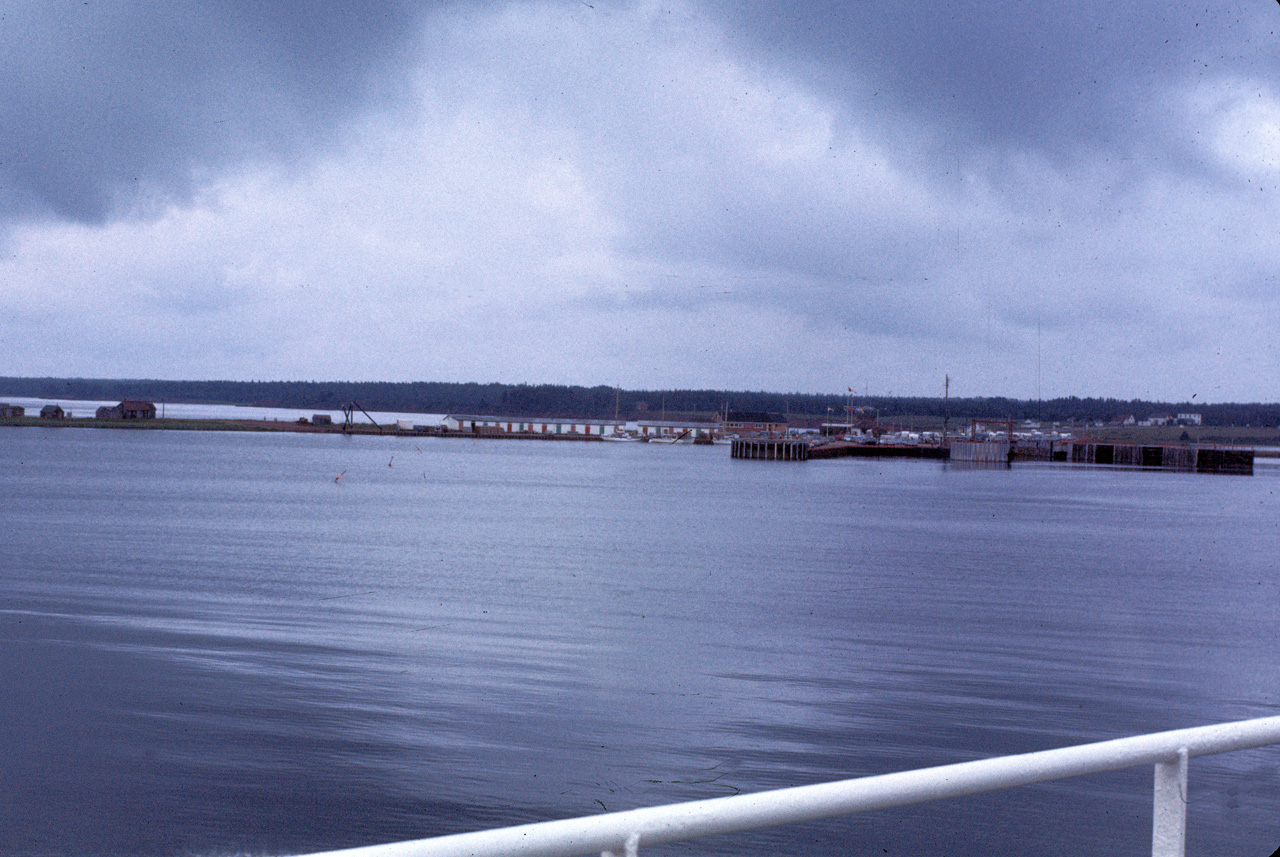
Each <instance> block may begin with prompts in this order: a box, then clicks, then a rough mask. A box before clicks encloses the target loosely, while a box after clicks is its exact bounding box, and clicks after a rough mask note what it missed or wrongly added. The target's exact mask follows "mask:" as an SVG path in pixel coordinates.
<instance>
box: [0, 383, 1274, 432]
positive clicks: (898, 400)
mask: <svg viewBox="0 0 1280 857" xmlns="http://www.w3.org/2000/svg"><path fill="white" fill-rule="evenodd" d="M5 396H9V397H15V398H16V397H27V398H36V399H90V400H105V401H119V400H122V399H148V400H151V401H153V402H156V403H160V402H170V403H187V404H218V405H251V406H254V407H264V408H300V409H303V410H306V409H311V408H314V409H316V410H338V409H340V408H342V406H343V405H344V404H346V403H348V402H358V403H359V404H360V406H361V407H363V408H364V409H365V410H369V411H400V412H404V413H427V414H445V413H455V414H482V415H493V416H525V417H578V418H584V419H608V418H610V417H612V416H613V415H614V408H615V390H614V389H613V388H612V387H569V386H559V385H554V384H475V383H469V384H449V383H441V382H429V381H416V382H407V383H388V382H343V381H160V380H111V379H99V378H0V401H3V399H4V397H5ZM616 403H617V405H616V406H617V409H618V413H619V414H620V415H621V416H623V417H629V418H633V419H634V418H636V417H637V416H648V417H651V418H657V417H659V416H660V415H661V413H662V412H663V411H664V410H665V412H666V414H667V416H668V417H675V416H677V415H678V416H682V417H693V416H707V417H709V416H710V415H712V414H714V413H716V412H718V411H721V410H723V409H724V407H725V405H726V403H727V404H728V407H729V409H730V410H733V411H753V412H766V413H772V414H779V415H783V416H791V417H807V418H815V419H827V418H828V417H830V418H832V419H840V418H842V417H843V416H844V412H845V407H846V406H847V405H849V404H850V399H849V396H848V395H847V394H845V395H841V394H830V395H822V394H811V393H767V392H762V391H758V392H747V391H725V390H621V391H617V392H616ZM852 404H853V405H854V406H855V407H861V408H867V409H874V410H875V412H876V413H877V414H878V416H879V417H880V419H882V420H891V419H893V418H894V417H900V416H915V417H937V418H941V417H943V416H947V415H949V416H951V417H952V418H958V419H968V418H971V417H972V418H979V419H1016V420H1024V419H1041V420H1044V421H1047V422H1072V421H1074V422H1097V421H1109V420H1111V419H1113V418H1115V417H1117V416H1120V415H1126V414H1131V415H1133V416H1134V417H1135V418H1137V419H1139V420H1141V419H1145V418H1146V417H1150V416H1154V415H1157V414H1171V415H1176V414H1179V413H1198V414H1201V415H1202V418H1203V420H1204V424H1205V425H1210V426H1227V425H1231V426H1276V425H1280V404H1214V405H1202V404H1197V403H1195V402H1180V403H1170V402H1147V401H1142V400H1139V399H1131V400H1122V399H1098V398H1085V399H1081V398H1077V397H1074V396H1072V397H1068V398H1063V399H1048V400H1045V401H1041V402H1037V401H1035V400H1020V399H1008V398H1003V397H996V398H986V397H983V398H966V399H950V400H943V399H942V398H923V397H883V396H876V397H866V396H855V397H854V398H853V400H852Z"/></svg>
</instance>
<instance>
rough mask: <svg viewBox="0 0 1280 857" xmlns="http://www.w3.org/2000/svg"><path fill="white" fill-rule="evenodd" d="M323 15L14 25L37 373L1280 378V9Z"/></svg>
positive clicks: (729, 379)
mask: <svg viewBox="0 0 1280 857" xmlns="http://www.w3.org/2000/svg"><path fill="white" fill-rule="evenodd" d="M846 7H848V8H846ZM325 9H326V10H327V11H316V10H315V9H311V8H308V9H307V11H306V13H302V12H299V11H297V9H296V8H295V6H294V5H293V4H287V3H278V4H271V3H267V4H262V3H257V4H236V3H227V4H220V5H218V6H216V7H214V8H213V9H210V8H208V7H207V6H206V5H201V4H181V3H178V4H171V5H169V6H167V7H166V9H165V10H162V11H155V10H152V9H150V8H146V7H143V6H142V5H141V4H130V3H124V2H117V3H90V4H88V5H87V6H84V7H75V8H72V7H59V8H57V9H53V8H47V7H46V6H45V5H43V4H35V3H31V4H18V5H17V7H16V8H15V9H14V10H11V11H8V12H6V13H5V14H4V18H3V20H2V21H0V24H3V35H2V36H0V40H2V41H3V42H4V51H3V52H0V55H3V56H4V57H6V59H5V60H0V62H3V63H4V64H5V66H6V67H5V69H4V71H5V73H6V76H7V77H8V78H9V79H11V80H14V81H16V84H15V85H14V86H13V87H11V88H9V89H7V90H6V92H5V93H3V94H0V251H2V253H0V355H2V358H0V374H6V375H80V376H107V377H140V376H147V377H171V378H194V379H198V378H233V379H247V380H253V379H317V380H319V379H353V380H391V381H400V380H448V381H467V380H479V381H490V380H496V381H507V382H520V381H529V382H552V383H582V384H610V385H612V384H619V385H622V386H626V387H643V388H661V387H699V388H706V387H711V388H717V387H724V388H730V389H762V388H763V389H775V390H783V391H790V390H796V391H805V392H834V391H839V390H843V389H844V388H845V387H853V388H855V389H858V390H864V389H865V390H868V391H869V392H871V393H873V394H885V393H891V392H892V393H899V394H913V395H914V394H918V395H940V394H941V388H942V378H943V376H944V374H945V375H950V376H951V378H952V380H953V384H952V392H953V393H956V394H959V395H1010V396H1018V397H1034V396H1036V395H1043V396H1044V397H1046V398H1047V397H1052V396H1059V395H1073V394H1076V395H1106V396H1120V397H1129V396H1140V397H1143V398H1150V399H1168V400H1178V401H1181V400H1186V399H1189V398H1190V397H1191V396H1192V395H1193V394H1195V395H1196V396H1197V398H1198V400H1208V401H1221V400H1251V401H1253V400H1267V401H1274V400H1275V399H1276V381H1275V379H1276V378H1277V377H1280V375H1278V373H1277V370H1278V369H1280V355H1278V354H1277V350H1276V346H1275V345H1274V343H1273V340H1274V339H1275V336H1274V331H1275V330H1276V329H1277V322H1278V321H1280V299H1278V298H1277V296H1276V295H1277V290H1276V272H1277V271H1278V270H1280V265H1277V262H1280V259H1277V256H1280V250H1277V247H1280V242H1277V241H1275V240H1274V238H1273V235H1274V233H1275V232H1276V226H1277V223H1278V218H1277V214H1278V210H1277V209H1278V205H1277V199H1278V197H1277V191H1278V189H1280V188H1278V185H1280V154H1277V153H1280V145H1278V144H1280V81H1278V80H1277V72H1276V69H1277V68H1280V66H1278V65H1277V64H1276V63H1275V59H1276V57H1275V54H1276V48H1277V39H1276V33H1275V30H1276V25H1277V24H1280V10H1273V9H1268V8H1266V7H1265V6H1262V5H1261V4H1255V6H1253V7H1249V8H1245V7H1240V8H1236V9H1233V10H1230V12H1227V11H1211V12H1203V11H1201V12H1196V11H1195V10H1179V11H1177V13H1176V14H1175V12H1174V11H1172V10H1169V9H1167V8H1166V7H1164V6H1163V5H1159V4H1140V5H1138V6H1132V5H1131V6H1128V7H1125V8H1124V9H1119V10H1118V9H1114V8H1112V6H1111V5H1110V4H1102V3H1097V4H1084V5H1077V6H1075V7H1073V8H1072V9H1071V10H1069V12H1068V13H1067V14H1066V17H1060V16H1057V17H1055V16H1052V15H1050V13H1049V12H1048V11H1046V10H1040V9H1037V8H1031V9H1022V10H1021V11H1019V12H1016V13H1011V12H1006V13H1002V14H1001V15H999V16H995V15H993V14H992V13H991V12H990V10H989V9H986V8H984V7H983V5H982V4H977V3H952V4H943V5H942V6H938V7H930V8H929V9H923V8H917V6H913V5H909V4H906V5H897V6H891V7H889V8H881V7H878V6H875V5H871V4H830V5H828V4H821V3H816V4H804V8H803V9H800V10H796V9H794V8H792V7H791V6H789V5H785V4H766V3H747V4H717V3H711V2H708V3H695V2H682V3H614V4H609V3H595V4H590V5H589V4H587V3H582V2H578V3H559V2H557V3H520V4H492V3H483V4H482V3H476V4H445V3H440V4H430V5H428V4H396V3H363V4H339V5H337V6H335V7H333V8H332V9H330V8H329V7H325ZM82 10H83V11H82ZM1058 11H1059V12H1060V11H1061V10H1058Z"/></svg>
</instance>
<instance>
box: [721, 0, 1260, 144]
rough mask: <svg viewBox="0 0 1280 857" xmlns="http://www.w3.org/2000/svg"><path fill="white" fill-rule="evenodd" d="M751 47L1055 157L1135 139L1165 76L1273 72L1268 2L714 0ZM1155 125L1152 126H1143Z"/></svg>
mask: <svg viewBox="0 0 1280 857" xmlns="http://www.w3.org/2000/svg"><path fill="white" fill-rule="evenodd" d="M716 9H717V10H718V13H719V14H721V15H723V16H724V18H725V19H726V20H727V21H730V22H732V24H731V26H732V28H733V30H734V32H736V33H737V35H738V36H739V38H741V39H743V40H744V41H745V42H747V43H748V44H749V45H751V46H752V47H753V49H754V50H756V51H759V52H761V53H762V54H764V55H766V56H768V57H769V58H770V59H772V60H775V61H781V62H785V63H786V64H788V65H790V66H793V67H803V66H805V65H806V64H807V69H806V75H807V76H808V77H809V79H810V80H812V81H815V82H817V81H824V85H825V86H826V87H827V88H828V90H830V91H832V92H833V93H839V92H842V91H843V92H847V93H850V94H852V95H855V96H856V97H857V98H859V99H860V100H861V99H875V103H878V104H882V105H884V108H885V109H886V110H890V111H900V112H902V113H904V114H906V115H907V116H909V117H910V118H911V119H913V120H916V121H923V122H924V123H925V125H927V126H930V127H932V128H934V129H935V131H938V129H942V128H945V129H946V131H947V133H948V134H954V135H956V136H958V137H960V138H962V139H963V140H965V141H969V142H983V143H988V144H994V145H998V146H1002V147H1018V148H1021V147H1024V146H1031V147H1034V148H1036V149H1038V150H1040V151H1042V152H1045V153H1048V154H1050V155H1053V156H1056V157H1059V158H1068V159H1070V158H1072V157H1074V156H1075V155H1076V153H1077V149H1078V147H1084V148H1085V149H1087V150H1091V149H1097V148H1103V149H1109V148H1124V147H1125V146H1126V145H1130V144H1132V141H1133V135H1134V133H1135V131H1137V130H1138V129H1137V128H1135V123H1134V114H1135V113H1141V112H1145V111H1146V110H1147V108H1148V106H1149V105H1148V103H1147V102H1148V100H1149V99H1150V97H1151V94H1152V92H1153V91H1154V90H1155V89H1156V88H1157V87H1159V86H1161V85H1167V84H1172V83H1177V82H1179V81H1184V80H1188V79H1194V78H1195V77H1197V76H1201V75H1204V74H1215V75H1216V74H1220V73H1222V72H1223V71H1227V70H1230V71H1232V72H1234V73H1238V74H1248V73H1260V74H1261V73H1265V74H1266V75H1268V76H1271V75H1274V71H1275V69H1274V62H1275V53H1276V41H1275V26H1274V25H1275V24H1280V9H1278V8H1277V7H1276V5H1275V4H1274V3H1263V2H1260V0H1258V2H1247V3H1246V2H1240V3H1231V4H1211V5H1210V7H1209V8H1206V7H1205V6H1203V5H1202V6H1192V5H1188V4H1168V3H1161V2H1139V3H1124V4H1112V3H1034V2H1015V3H1002V4H992V3H988V2H982V0H952V2H942V3H911V2H889V3H874V2H862V0H857V2H846V0H824V1H823V2H808V3H786V2H772V1H771V0H745V2H736V0H733V2H730V1H729V0H726V2H717V3H716ZM1148 130H1157V129H1148Z"/></svg>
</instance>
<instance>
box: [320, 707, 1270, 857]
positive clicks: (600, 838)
mask: <svg viewBox="0 0 1280 857" xmlns="http://www.w3.org/2000/svg"><path fill="white" fill-rule="evenodd" d="M1268 744H1280V717H1263V718H1258V719H1256V720H1241V721H1237V722H1234V723H1222V724H1218V725H1215V726H1200V727H1197V728H1194V729H1177V730H1174V731H1171V732H1157V733H1154V734H1151V735H1138V736H1134V737H1132V738H1118V739H1115V740H1112V741H1101V742H1098V743H1096V744H1081V745H1078V746H1075V747H1062V748H1060V749H1057V750H1043V751H1040V752H1038V753H1025V754H1023V755H1019V756H1001V757H999V758H995V759H981V760H978V761H974V762H961V763H959V764H955V765H943V766H941V767H936V768H921V769H918V770H914V771H903V772H900V773H895V774H881V775H879V776H873V777H862V778H860V779H854V780H840V781H838V782H833V783H820V784H818V785H811V786H797V787H794V788H787V789H777V790H775V791H767V792H758V793H756V794H746V795H734V796H733V797H722V798H712V799H710V800H699V801H691V802H689V803H677V804H669V805H666V806H654V807H647V808H645V809H633V810H628V811H626V812H611V813H605V814H602V815H592V816H587V817H584V818H570V819H564V820H562V821H544V822H539V823H537V824H523V825H520V826H518V827H504V828H500V829H497V830H482V831H477V832H475V833H459V834H454V835H452V836H440V837H436V838H433V839H418V840H414V841H411V842H395V843H389V844H386V845H368V846H364V847H361V848H349V849H345V850H342V851H328V852H325V853H324V854H316V855H311V857H477V855H485V857H575V855H583V854H602V855H623V854H625V855H627V857H635V855H636V853H637V850H638V848H639V846H640V845H656V844H659V843H662V842H673V841H676V840H682V839H696V838H698V837H701V836H710V835H712V834H716V833H732V832H735V831H740V830H751V829H755V828H760V827H771V826H774V825H780V824H794V823H796V822H801V821H813V820H815V819H819V818H829V817H831V816H836V815H846V814H849V813H854V812H865V811H868V810H874V809H887V808H889V807H895V806H906V805H909V804H916V803H925V802H927V801H931V800H939V799H941V798H950V797H960V796H962V795H972V794H979V793H982V792H989V791H996V790H999V789H1006V788H1011V787H1013V786H1024V785H1030V784H1032V783H1041V782H1047V781H1049V780H1059V779H1064V778H1066V777H1075V776H1079V775H1081V774H1092V773H1098V772H1100V771H1116V770H1120V769H1122V768H1132V767H1135V766H1137V765H1154V766H1155V787H1154V799H1153V803H1154V811H1153V814H1152V842H1151V853H1152V855H1153V857H1183V854H1184V853H1185V844H1186V821H1187V761H1188V760H1189V759H1191V758H1193V757H1195V756H1208V755H1213V754H1215V753H1227V752H1230V751H1232V750H1246V749H1249V748H1252V747H1262V746H1265V745H1268Z"/></svg>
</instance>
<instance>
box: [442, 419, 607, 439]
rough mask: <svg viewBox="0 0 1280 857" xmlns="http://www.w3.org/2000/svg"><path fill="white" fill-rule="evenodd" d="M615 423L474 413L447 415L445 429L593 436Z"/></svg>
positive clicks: (496, 432)
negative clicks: (479, 414)
mask: <svg viewBox="0 0 1280 857" xmlns="http://www.w3.org/2000/svg"><path fill="white" fill-rule="evenodd" d="M615 425H617V423H616V422H615V421H614V420H587V419H565V418H542V417H539V418H536V419H535V418H530V417H494V416H478V415H474V414H448V415H446V416H445V418H444V427H445V428H446V429H447V430H449V431H470V432H476V433H477V434H547V435H583V436H587V435H594V436H600V435H603V434H608V433H610V432H612V431H613V428H614V426H615Z"/></svg>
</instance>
